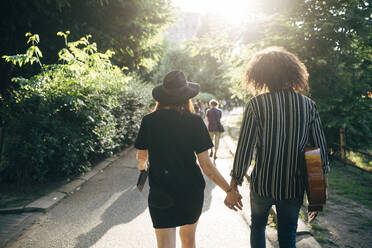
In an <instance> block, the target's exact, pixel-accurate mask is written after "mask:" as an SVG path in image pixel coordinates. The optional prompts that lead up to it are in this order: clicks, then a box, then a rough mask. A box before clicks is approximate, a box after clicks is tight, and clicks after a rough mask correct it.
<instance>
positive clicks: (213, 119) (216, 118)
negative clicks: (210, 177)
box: [207, 99, 224, 159]
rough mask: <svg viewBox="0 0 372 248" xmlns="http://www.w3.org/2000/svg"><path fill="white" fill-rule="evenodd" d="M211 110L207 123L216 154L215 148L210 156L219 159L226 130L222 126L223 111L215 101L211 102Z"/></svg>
mask: <svg viewBox="0 0 372 248" xmlns="http://www.w3.org/2000/svg"><path fill="white" fill-rule="evenodd" d="M209 107H210V109H208V110H207V121H208V132H209V135H210V137H211V139H212V141H213V143H214V153H213V148H211V151H210V153H209V156H210V157H212V156H213V159H217V150H218V147H219V145H220V138H221V133H222V132H223V131H224V128H223V126H222V124H221V117H222V111H221V110H220V109H219V108H218V102H217V100H215V99H212V100H210V101H209Z"/></svg>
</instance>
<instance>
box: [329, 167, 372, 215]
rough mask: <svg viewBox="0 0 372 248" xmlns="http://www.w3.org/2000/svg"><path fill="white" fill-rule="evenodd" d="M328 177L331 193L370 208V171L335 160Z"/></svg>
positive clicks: (371, 179)
mask: <svg viewBox="0 0 372 248" xmlns="http://www.w3.org/2000/svg"><path fill="white" fill-rule="evenodd" d="M328 178H329V187H330V189H331V192H332V193H334V194H338V195H342V196H344V197H346V198H349V199H351V200H354V201H356V202H358V203H360V204H363V205H364V206H365V207H367V208H369V209H371V210H372V187H371V185H372V173H368V172H363V171H362V170H360V169H357V168H354V167H352V166H351V165H345V164H343V163H341V162H339V161H336V162H334V163H333V166H332V167H331V172H330V173H329V175H328Z"/></svg>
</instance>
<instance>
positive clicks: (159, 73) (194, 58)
mask: <svg viewBox="0 0 372 248" xmlns="http://www.w3.org/2000/svg"><path fill="white" fill-rule="evenodd" d="M195 46H196V44H189V45H188V46H186V47H184V48H181V47H178V46H175V45H174V44H168V46H167V47H166V49H165V50H166V52H165V53H164V55H163V57H162V59H161V60H160V62H159V64H158V65H157V67H156V68H154V73H153V76H152V81H153V82H155V83H157V84H160V83H162V80H163V78H164V76H165V75H166V74H167V73H168V72H170V71H173V70H181V71H183V72H185V74H186V77H187V79H188V80H189V81H192V82H196V83H199V84H200V86H201V91H202V92H205V93H209V94H211V95H213V96H215V97H217V98H219V99H222V98H229V97H230V95H231V93H230V90H229V87H230V83H229V79H226V78H224V73H225V71H224V70H223V68H224V66H225V65H224V63H223V62H222V61H221V60H219V59H218V58H217V57H215V56H213V55H212V54H211V53H210V51H202V52H201V51H196V52H195V49H194V47H195ZM193 51H194V52H193Z"/></svg>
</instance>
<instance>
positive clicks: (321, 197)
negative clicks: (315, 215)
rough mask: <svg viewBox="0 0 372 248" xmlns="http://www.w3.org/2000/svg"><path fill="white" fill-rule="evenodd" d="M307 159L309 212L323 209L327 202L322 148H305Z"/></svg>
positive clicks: (306, 181)
mask: <svg viewBox="0 0 372 248" xmlns="http://www.w3.org/2000/svg"><path fill="white" fill-rule="evenodd" d="M305 161H306V180H305V184H306V194H307V199H308V202H309V206H308V208H307V210H308V212H317V211H322V210H323V205H324V204H325V202H326V189H325V183H324V175H323V168H322V160H321V157H320V149H319V148H317V147H312V148H305Z"/></svg>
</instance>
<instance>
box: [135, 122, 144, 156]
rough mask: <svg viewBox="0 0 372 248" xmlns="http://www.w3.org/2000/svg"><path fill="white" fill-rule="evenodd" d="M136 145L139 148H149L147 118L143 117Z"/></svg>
mask: <svg viewBox="0 0 372 248" xmlns="http://www.w3.org/2000/svg"><path fill="white" fill-rule="evenodd" d="M134 147H135V148H136V149H138V150H146V149H147V140H146V125H145V118H143V119H142V121H141V126H140V129H139V131H138V134H137V139H136V142H135V143H134Z"/></svg>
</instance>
